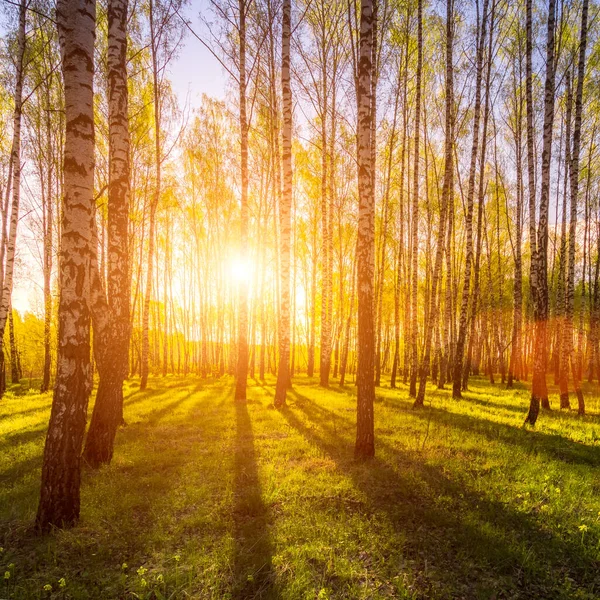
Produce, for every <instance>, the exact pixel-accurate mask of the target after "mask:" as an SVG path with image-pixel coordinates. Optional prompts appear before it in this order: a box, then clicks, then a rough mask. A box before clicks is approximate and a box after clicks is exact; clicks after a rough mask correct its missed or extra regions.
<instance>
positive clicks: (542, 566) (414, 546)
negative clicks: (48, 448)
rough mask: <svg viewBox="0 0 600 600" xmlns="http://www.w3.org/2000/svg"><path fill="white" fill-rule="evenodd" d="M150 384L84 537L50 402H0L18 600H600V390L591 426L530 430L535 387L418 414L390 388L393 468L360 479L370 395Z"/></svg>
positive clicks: (88, 496) (105, 476)
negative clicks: (51, 511) (46, 496)
mask: <svg viewBox="0 0 600 600" xmlns="http://www.w3.org/2000/svg"><path fill="white" fill-rule="evenodd" d="M137 386H138V384H137V382H135V381H134V382H131V383H130V385H129V387H128V390H127V395H126V409H125V411H126V419H127V421H128V426H127V427H125V428H124V429H122V430H121V431H120V432H119V435H118V442H117V448H116V452H115V458H114V461H113V464H112V465H111V466H110V467H108V468H104V469H102V470H100V471H99V472H92V471H88V470H86V471H85V473H84V477H83V487H82V518H81V523H80V525H79V526H78V527H76V528H74V529H71V530H69V531H57V532H55V533H53V534H51V535H49V536H46V537H43V538H39V537H36V536H35V535H34V534H33V533H32V531H31V524H32V521H33V517H34V515H35V509H36V504H37V498H38V493H39V477H40V466H41V454H42V449H43V442H44V434H45V429H46V426H47V420H48V415H49V409H50V403H51V395H50V394H46V395H42V396H40V395H38V394H32V393H27V392H25V391H23V390H20V389H18V388H15V389H13V391H12V392H10V393H8V394H7V395H6V396H5V398H4V399H3V400H2V402H1V403H0V545H1V546H2V548H3V549H2V553H1V554H0V598H94V599H95V598H111V599H112V598H215V599H217V598H218V599H221V598H223V599H225V598H232V599H233V598H239V599H241V598H244V599H245V598H248V599H250V598H282V599H292V598H293V599H296V598H298V599H300V598H318V599H321V600H323V599H327V598H487V599H493V598H495V599H499V598H532V599H533V598H552V599H560V598H565V599H566V598H590V599H591V598H600V569H599V567H600V541H599V540H600V494H599V492H600V469H599V468H598V467H599V466H600V416H599V414H598V413H599V412H600V403H599V402H598V400H597V398H594V397H593V396H592V395H591V394H589V393H588V394H587V398H586V399H587V401H588V409H589V411H590V415H589V416H587V417H585V418H578V417H577V416H576V414H575V413H564V412H563V413H561V412H559V411H553V412H552V413H543V414H542V415H541V417H540V421H539V422H538V423H539V424H538V426H537V427H536V429H535V430H526V429H523V428H522V426H521V425H522V423H523V420H524V417H525V413H526V409H527V403H528V400H527V398H528V393H527V391H526V390H525V389H520V390H517V391H514V392H507V391H505V390H503V389H501V387H500V386H490V385H489V384H487V383H486V382H484V381H482V380H474V381H473V382H472V385H471V388H472V390H471V392H470V393H468V394H467V395H466V397H465V399H464V400H463V401H460V402H456V401H453V400H452V399H451V398H450V397H449V395H448V392H433V391H432V392H431V393H430V394H429V396H428V401H427V405H426V408H425V409H424V410H422V411H416V412H415V411H413V410H411V401H410V400H409V398H408V396H407V392H406V389H405V388H404V387H402V388H401V389H400V390H399V391H395V390H390V389H389V388H381V389H380V390H378V394H377V404H376V436H377V457H376V459H375V460H373V461H370V462H366V463H357V462H355V461H354V460H353V458H352V452H353V441H354V431H355V398H354V394H355V391H354V388H353V387H352V386H347V387H346V388H343V389H339V388H338V387H332V388H331V389H330V390H327V391H325V390H322V389H320V388H319V387H318V386H317V384H316V382H315V381H314V380H309V379H306V378H303V377H300V378H298V379H296V380H295V382H294V391H292V392H291V393H290V395H289V407H288V408H287V409H286V410H284V411H281V412H278V411H276V410H274V409H273V408H272V407H271V405H272V398H273V392H274V380H272V379H269V380H267V382H259V381H253V382H251V386H250V388H249V401H248V403H247V404H246V405H236V404H235V403H234V402H233V387H232V386H233V381H232V380H231V379H224V380H220V381H201V380H198V379H179V378H170V377H168V378H164V379H162V378H156V379H153V380H151V382H150V389H148V390H146V391H145V392H140V391H139V389H138V387H137ZM553 400H554V403H555V404H556V398H554V399H553ZM3 573H4V578H3ZM61 578H62V580H61ZM44 588H46V589H44Z"/></svg>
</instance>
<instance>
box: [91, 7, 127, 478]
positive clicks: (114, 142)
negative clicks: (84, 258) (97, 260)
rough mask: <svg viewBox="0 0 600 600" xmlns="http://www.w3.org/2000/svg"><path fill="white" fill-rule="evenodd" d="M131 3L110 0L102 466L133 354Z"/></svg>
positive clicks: (97, 429)
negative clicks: (128, 15)
mask: <svg viewBox="0 0 600 600" xmlns="http://www.w3.org/2000/svg"><path fill="white" fill-rule="evenodd" d="M127 4H128V0H109V2H108V55H107V58H108V111H109V114H108V120H109V153H110V154H109V186H108V275H107V292H108V294H107V297H106V296H105V293H104V289H103V287H102V282H101V280H100V277H99V276H98V275H99V274H98V273H97V272H96V277H95V278H94V280H93V284H94V292H95V296H96V297H97V299H98V302H94V303H93V304H92V306H91V308H92V316H93V326H94V357H95V359H96V366H97V368H98V374H99V381H98V391H97V393H96V403H95V405H94V412H93V413H92V420H91V423H90V428H89V431H88V435H87V439H86V444H85V450H84V453H83V456H84V458H85V460H86V462H87V463H89V464H90V465H92V466H94V467H97V466H99V465H101V464H106V463H110V461H111V460H112V455H113V448H114V440H115V435H116V433H117V429H118V427H119V425H120V424H121V423H122V421H123V382H124V381H125V379H126V377H127V370H128V369H127V368H128V362H127V357H128V355H129V333H130V321H129V301H130V298H129V296H130V290H129V241H128V229H129V120H128V114H127V106H128V92H127V69H126V57H127V30H126V28H127Z"/></svg>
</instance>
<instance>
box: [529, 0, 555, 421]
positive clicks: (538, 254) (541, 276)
mask: <svg viewBox="0 0 600 600" xmlns="http://www.w3.org/2000/svg"><path fill="white" fill-rule="evenodd" d="M530 3H531V0H528V2H527V30H528V34H527V35H528V51H527V61H528V63H530V61H531V56H530V52H531V47H530V39H529V38H530V35H531V26H532V25H531V6H530ZM555 28H556V1H555V0H548V21H547V37H546V81H545V84H544V126H543V129H542V132H543V133H542V136H543V137H542V170H541V184H540V203H539V219H538V222H537V238H536V250H535V254H534V253H533V248H532V259H531V261H532V266H531V271H532V276H531V277H530V285H531V294H532V298H533V319H534V339H533V381H532V387H531V401H530V403H529V412H528V413H527V417H526V418H525V422H526V423H529V424H530V425H532V426H533V425H535V422H536V420H537V417H538V414H539V412H540V404H542V406H544V405H546V406H547V407H548V408H549V407H550V405H549V403H548V387H547V384H546V362H547V360H546V359H547V356H546V353H547V343H546V341H547V340H546V338H547V336H546V330H547V321H548V209H549V203H550V173H551V165H552V132H553V128H554V104H555V97H554V92H555V79H556V59H555V54H556V52H555V41H554V39H555V33H556V32H555ZM530 68H531V64H529V66H528V73H527V78H528V80H529V79H530V76H531V73H530V72H529V69H530ZM530 84H531V82H530V81H528V83H527V85H530ZM527 94H528V96H529V92H527ZM532 110H533V106H532V104H531V103H529V102H528V106H527V112H528V123H527V130H528V136H530V135H531V136H532V135H533V132H532V131H530V127H529V113H530V112H531V111H532ZM530 198H531V191H530ZM534 210H535V208H534ZM531 227H532V226H531V224H530V228H531ZM533 227H534V228H535V227H536V224H535V221H534V224H533Z"/></svg>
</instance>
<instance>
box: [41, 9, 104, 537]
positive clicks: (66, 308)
mask: <svg viewBox="0 0 600 600" xmlns="http://www.w3.org/2000/svg"><path fill="white" fill-rule="evenodd" d="M56 18H57V25H58V33H59V41H60V49H61V56H62V72H63V79H64V91H65V115H66V133H65V149H64V198H63V214H62V227H61V249H60V269H59V283H60V301H59V308H58V315H59V316H58V356H57V374H56V385H55V388H54V397H53V401H52V411H51V414H50V424H49V426H48V434H47V436H46V445H45V448H44V461H43V466H42V482H41V491H40V503H39V506H38V512H37V517H36V526H37V528H38V529H40V530H42V531H47V530H48V529H50V528H51V527H52V526H56V527H65V526H69V525H73V524H74V523H76V522H77V520H78V519H79V506H80V495H79V487H80V480H81V446H82V443H83V435H84V432H85V423H86V413H87V405H88V398H89V394H90V390H91V384H92V371H91V366H90V313H89V310H88V306H87V298H88V294H89V288H90V265H91V263H92V261H93V260H94V259H95V250H96V249H95V248H94V245H93V242H94V235H93V223H94V104H93V100H94V88H93V83H94V39H95V24H96V3H95V1H94V0H77V1H73V0H58V3H57V10H56Z"/></svg>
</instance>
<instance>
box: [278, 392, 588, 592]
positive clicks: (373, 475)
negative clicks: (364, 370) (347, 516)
mask: <svg viewBox="0 0 600 600" xmlns="http://www.w3.org/2000/svg"><path fill="white" fill-rule="evenodd" d="M293 397H294V398H295V399H296V402H295V403H294V404H293V406H292V407H290V408H288V409H286V410H284V411H282V414H283V416H284V417H285V419H286V420H287V422H288V424H289V425H290V426H291V427H293V428H294V429H296V430H297V431H298V432H299V433H301V434H302V435H303V436H304V437H305V438H306V439H307V441H309V442H310V443H311V444H314V445H315V446H316V447H317V448H319V450H320V451H322V452H324V453H326V454H328V455H329V456H330V457H331V458H332V459H333V460H334V461H335V462H336V464H337V467H338V469H339V470H340V471H342V472H344V473H346V474H348V475H349V476H350V477H351V479H352V481H353V483H354V485H355V487H356V488H357V489H358V490H359V491H360V492H362V493H363V494H364V496H365V497H366V498H367V506H366V507H365V510H367V511H368V512H369V513H374V512H381V511H383V512H384V513H385V515H386V516H387V519H388V520H389V522H390V523H391V524H392V526H393V528H394V529H395V530H396V531H397V532H399V533H400V534H402V535H403V537H404V539H405V540H406V542H405V544H404V547H403V555H404V557H405V558H406V559H408V560H409V561H411V562H412V564H413V566H414V567H416V570H417V571H419V572H420V573H421V579H422V582H421V584H420V587H424V593H425V594H426V595H425V597H428V594H431V595H433V592H432V590H433V589H434V588H435V587H436V585H437V584H441V585H442V586H443V587H444V588H445V589H446V591H447V592H449V593H450V594H451V597H455V596H454V594H457V593H459V592H458V590H459V589H463V590H464V589H469V590H471V591H470V592H469V593H466V594H465V593H464V591H463V592H461V593H460V594H459V595H460V597H495V596H494V594H495V592H494V590H493V589H492V588H491V587H490V585H491V581H492V580H495V581H499V580H501V578H502V577H504V581H507V580H506V576H509V577H510V579H509V580H508V581H507V585H508V586H510V587H512V588H513V589H514V590H515V591H518V593H519V596H521V594H523V596H525V597H540V598H541V597H548V596H547V595H545V594H547V591H548V589H547V587H544V586H546V581H547V578H548V572H549V571H551V572H553V573H556V574H557V580H556V582H555V583H556V584H557V585H558V574H565V573H568V574H569V575H570V576H571V577H572V578H573V579H574V580H575V581H577V582H578V583H579V584H585V583H591V582H592V581H593V579H594V577H595V575H594V573H595V569H596V566H597V565H596V561H595V560H593V559H592V558H591V557H590V556H588V555H586V554H584V553H583V552H582V549H581V547H580V545H579V544H578V541H577V540H575V539H566V540H565V539H558V538H556V537H554V536H552V535H550V534H549V533H548V531H547V530H543V529H541V528H540V527H539V526H538V524H537V523H536V522H535V521H534V519H533V518H531V517H530V516H528V515H526V514H524V513H520V512H515V511H511V510H509V509H508V508H507V506H506V504H504V503H503V502H501V501H498V500H493V499H490V498H488V497H486V496H485V495H484V494H482V493H479V492H475V491H473V490H469V487H468V485H467V484H466V482H465V481H459V480H455V479H451V478H449V477H448V476H447V475H446V473H445V472H444V471H442V470H441V469H440V468H438V467H436V466H432V465H427V464H425V463H423V462H421V461H418V460H415V459H414V458H411V456H410V455H409V454H408V453H406V452H404V451H401V450H399V449H397V448H392V447H390V446H389V445H386V444H385V443H382V441H381V440H377V442H376V444H377V445H378V447H379V452H380V454H383V455H384V456H385V457H386V458H387V460H383V459H382V458H380V457H379V456H378V457H376V458H375V459H373V460H372V461H369V463H368V464H367V465H364V464H361V463H357V462H355V461H354V460H353V459H352V458H351V456H352V446H351V442H350V440H348V438H347V437H343V435H340V433H339V431H340V428H339V426H338V425H337V424H336V421H337V422H339V420H340V419H341V417H340V416H339V415H337V414H331V411H328V410H327V409H324V408H323V407H318V409H317V408H315V407H316V406H318V405H316V404H315V403H314V402H313V401H312V400H311V399H309V398H307V397H306V396H303V395H302V394H299V393H298V392H297V391H295V392H294V393H293ZM294 409H298V410H299V411H300V413H303V415H304V417H306V419H307V422H308V424H307V423H306V422H305V421H304V419H301V418H299V417H298V415H297V414H295V410H294ZM327 413H330V414H329V417H327V418H326V416H325V415H326V414H327ZM343 420H344V421H345V419H343ZM498 530H500V532H501V533H502V535H498ZM532 559H533V560H532ZM428 564H429V565H442V566H443V565H449V564H452V568H451V569H437V570H436V575H435V576H433V578H435V579H437V580H438V581H437V584H436V583H435V582H433V581H431V582H428V581H427V575H423V573H426V572H427V565H428ZM549 565H550V569H549V568H548V566H549ZM490 573H493V574H494V577H491V578H490V577H489V575H490ZM561 576H562V575H561ZM429 585H432V586H433V587H432V588H430V587H429ZM461 586H463V587H462V588H461ZM536 590H538V591H536ZM543 590H545V591H543ZM504 591H508V590H504ZM435 595H436V596H437V594H435ZM512 597H514V596H512Z"/></svg>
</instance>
